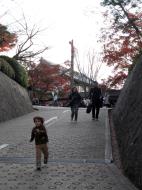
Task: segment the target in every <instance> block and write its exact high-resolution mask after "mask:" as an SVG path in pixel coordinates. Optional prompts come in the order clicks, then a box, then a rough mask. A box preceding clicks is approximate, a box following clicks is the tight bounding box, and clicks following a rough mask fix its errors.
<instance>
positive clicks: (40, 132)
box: [30, 82, 101, 170]
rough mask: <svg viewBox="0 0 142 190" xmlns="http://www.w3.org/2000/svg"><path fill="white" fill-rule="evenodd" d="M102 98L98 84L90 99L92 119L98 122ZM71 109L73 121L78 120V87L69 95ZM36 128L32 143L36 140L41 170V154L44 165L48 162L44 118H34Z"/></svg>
mask: <svg viewBox="0 0 142 190" xmlns="http://www.w3.org/2000/svg"><path fill="white" fill-rule="evenodd" d="M100 98H101V89H100V88H99V87H98V83H97V82H96V83H95V84H94V87H93V88H92V89H91V90H90V92H89V99H90V101H91V104H92V119H93V120H94V119H96V120H98V116H99V110H100ZM69 100H70V107H71V121H73V120H74V121H76V122H77V119H78V109H79V106H80V102H81V96H80V94H79V93H78V90H77V88H76V87H73V88H72V91H71V94H70V95H69ZM33 122H34V124H35V126H34V127H33V129H32V132H31V139H30V142H32V141H33V140H35V148H36V169H37V170H41V154H42V153H43V155H44V164H47V162H48V134H47V130H46V128H45V126H44V118H42V117H39V116H36V117H34V118H33Z"/></svg>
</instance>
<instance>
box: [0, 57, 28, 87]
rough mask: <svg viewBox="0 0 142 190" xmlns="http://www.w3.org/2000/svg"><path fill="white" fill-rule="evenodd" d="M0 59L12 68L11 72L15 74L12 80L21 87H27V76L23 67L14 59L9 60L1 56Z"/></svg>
mask: <svg viewBox="0 0 142 190" xmlns="http://www.w3.org/2000/svg"><path fill="white" fill-rule="evenodd" d="M0 59H3V60H5V61H6V62H7V63H8V64H9V65H10V66H11V67H12V68H13V70H14V72H15V77H14V78H13V79H14V80H15V81H16V82H17V83H19V84H20V85H21V86H23V87H27V81H28V80H27V79H28V75H27V73H26V71H25V69H24V67H22V66H21V65H20V64H19V63H18V62H17V61H16V60H15V59H14V58H10V57H7V56H4V55H2V56H0ZM5 74H7V73H5ZM8 76H9V75H8ZM9 77H10V76H9Z"/></svg>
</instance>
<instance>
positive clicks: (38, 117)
mask: <svg viewBox="0 0 142 190" xmlns="http://www.w3.org/2000/svg"><path fill="white" fill-rule="evenodd" d="M36 119H37V120H40V121H41V123H42V124H43V123H44V118H43V117H40V116H35V117H34V118H33V121H34V122H35V120H36Z"/></svg>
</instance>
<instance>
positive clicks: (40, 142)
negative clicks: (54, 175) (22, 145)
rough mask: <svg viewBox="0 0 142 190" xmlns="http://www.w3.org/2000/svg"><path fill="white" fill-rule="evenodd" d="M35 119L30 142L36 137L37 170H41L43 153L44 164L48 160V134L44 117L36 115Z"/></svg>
mask: <svg viewBox="0 0 142 190" xmlns="http://www.w3.org/2000/svg"><path fill="white" fill-rule="evenodd" d="M33 121H34V123H35V127H34V128H33V129H32V132H31V139H30V142H32V141H33V140H34V139H35V148H36V167H37V170H41V153H43V155H44V164H47V161H48V146H47V143H48V135H47V131H46V128H45V126H44V119H43V118H42V117H39V116H36V117H34V118H33Z"/></svg>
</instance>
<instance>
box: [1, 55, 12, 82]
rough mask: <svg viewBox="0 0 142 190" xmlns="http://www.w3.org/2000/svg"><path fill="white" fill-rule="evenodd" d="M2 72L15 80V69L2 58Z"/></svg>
mask: <svg viewBox="0 0 142 190" xmlns="http://www.w3.org/2000/svg"><path fill="white" fill-rule="evenodd" d="M0 71H2V72H3V73H5V74H6V75H7V76H9V77H10V78H12V79H14V78H15V71H14V69H13V68H12V67H11V65H10V64H9V63H8V62H7V61H5V60H4V59H2V58H0Z"/></svg>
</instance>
